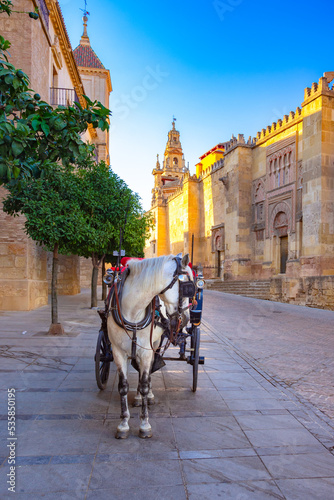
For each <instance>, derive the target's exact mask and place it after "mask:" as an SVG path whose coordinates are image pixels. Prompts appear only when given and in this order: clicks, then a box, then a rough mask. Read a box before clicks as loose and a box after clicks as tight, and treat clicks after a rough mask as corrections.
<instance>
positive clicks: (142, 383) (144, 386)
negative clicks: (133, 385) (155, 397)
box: [139, 370, 152, 438]
mask: <svg viewBox="0 0 334 500" xmlns="http://www.w3.org/2000/svg"><path fill="white" fill-rule="evenodd" d="M150 384H151V376H150V374H149V372H148V371H147V370H144V371H143V373H142V374H141V375H140V379H139V390H140V394H141V397H142V406H141V415H140V427H139V437H141V438H150V437H152V427H151V425H150V423H149V421H148V404H147V396H148V393H149V390H150Z"/></svg>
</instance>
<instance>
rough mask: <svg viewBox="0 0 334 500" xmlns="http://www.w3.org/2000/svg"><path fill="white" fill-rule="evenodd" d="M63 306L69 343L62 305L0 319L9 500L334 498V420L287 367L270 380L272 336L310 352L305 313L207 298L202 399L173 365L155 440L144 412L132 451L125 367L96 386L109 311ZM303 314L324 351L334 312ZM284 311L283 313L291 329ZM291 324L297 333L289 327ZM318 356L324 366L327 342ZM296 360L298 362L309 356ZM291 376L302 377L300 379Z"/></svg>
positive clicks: (134, 424)
mask: <svg viewBox="0 0 334 500" xmlns="http://www.w3.org/2000/svg"><path fill="white" fill-rule="evenodd" d="M60 302H61V308H60V312H61V319H62V322H63V324H64V326H65V330H66V332H67V333H68V335H67V336H66V337H61V338H60V337H56V338H49V337H47V336H45V335H44V332H45V330H46V329H47V327H48V324H49V314H50V312H49V308H48V307H43V308H41V309H39V310H37V311H31V312H28V313H0V348H1V351H0V354H1V365H0V415H1V417H0V435H1V446H0V498H1V499H7V498H16V497H17V498H20V499H34V500H35V499H36V500H39V499H41V498H44V499H47V500H50V499H64V500H68V499H91V498H94V499H97V500H98V499H103V500H105V499H116V500H120V499H121V500H125V499H138V500H144V499H145V500H151V499H152V500H156V499H159V500H160V499H161V500H163V499H165V500H169V499H173V500H179V499H191V500H197V499H203V500H205V499H210V500H212V499H216V498H222V499H225V498H226V499H228V498H231V499H235V500H253V499H254V500H265V499H288V500H297V499H303V500H305V499H306V500H308V499H312V500H313V499H321V500H332V499H333V498H334V494H333V492H334V456H333V449H334V448H333V447H334V421H333V420H331V419H330V418H329V417H326V416H325V415H324V413H323V412H320V411H319V410H317V408H316V407H314V406H313V405H311V403H309V402H308V401H306V400H303V399H302V398H301V396H300V395H299V394H298V393H297V392H296V391H294V390H292V389H291V388H289V387H287V384H285V383H284V382H283V380H284V377H281V379H278V378H277V377H276V375H275V373H276V372H275V370H276V368H277V364H276V363H274V364H273V365H272V367H273V370H271V373H269V371H267V370H266V365H265V362H266V359H267V358H268V359H269V360H270V357H271V356H273V355H274V354H275V352H274V351H272V352H271V351H270V349H271V347H273V348H275V349H277V346H278V344H277V339H276V337H275V336H274V335H273V334H272V336H273V337H275V339H274V340H273V339H272V337H271V336H270V335H269V333H270V332H274V333H277V334H278V335H281V334H282V335H283V337H282V340H281V349H282V352H283V355H284V352H285V351H284V349H285V348H286V347H284V344H285V343H286V342H287V343H289V342H292V344H297V341H298V342H299V343H300V344H301V345H303V342H302V332H303V331H304V326H300V327H299V324H298V321H297V319H296V317H295V319H294V320H292V318H291V317H290V319H289V311H292V309H289V308H291V307H292V308H293V307H294V306H287V305H284V304H276V303H275V304H273V303H270V302H265V301H257V300H255V299H247V298H244V297H237V296H232V297H231V296H228V295H226V294H221V293H220V292H209V291H208V292H206V293H205V314H204V321H203V327H202V329H201V334H202V339H201V354H202V355H204V356H205V357H206V363H205V365H204V366H201V367H200V373H199V388H198V391H197V392H196V393H195V394H194V393H192V392H191V390H190V387H191V383H192V373H191V367H190V366H189V365H187V364H186V363H180V362H170V361H169V362H168V363H167V366H166V367H165V368H164V369H163V370H162V371H160V372H158V373H156V374H154V376H153V388H154V392H155V396H156V401H157V402H156V405H155V406H154V407H151V410H150V415H151V419H150V421H151V424H152V427H153V433H154V434H153V438H152V439H150V440H141V439H140V438H139V437H138V436H137V432H138V427H139V418H138V414H139V409H138V408H133V409H132V418H131V421H130V425H131V429H132V430H131V434H130V436H129V438H128V439H127V440H124V441H123V440H121V441H118V440H116V439H114V432H115V429H116V426H117V423H118V421H119V412H120V408H119V401H118V393H117V381H116V374H115V371H114V367H113V365H112V372H111V374H110V378H109V382H108V386H107V389H106V390H105V391H103V392H99V391H98V389H97V387H96V383H95V375H94V361H93V356H94V351H95V346H96V338H97V331H98V328H99V319H98V316H97V314H96V311H91V310H90V309H89V308H88V304H89V295H88V292H87V291H85V292H84V293H82V294H81V295H80V296H75V297H61V300H60ZM267 308H268V309H267ZM281 308H282V309H281ZM301 310H302V311H304V312H303V313H301V314H302V315H305V321H306V323H308V321H309V322H310V325H311V323H312V321H313V322H315V324H316V325H318V326H319V330H321V332H322V334H323V337H321V343H322V342H325V340H326V338H327V339H330V332H328V335H327V337H326V334H325V333H323V332H324V330H323V324H324V323H325V322H326V321H327V320H328V319H329V318H332V317H333V313H331V314H332V316H327V315H328V312H326V311H314V310H306V309H305V308H303V309H301ZM275 311H282V314H281V316H280V320H276V313H275ZM283 311H286V313H285V315H284V316H283ZM269 312H270V314H269ZM308 314H310V316H307V315H308ZM260 315H261V316H265V318H264V320H262V319H261V318H260ZM272 316H273V317H272ZM285 316H286V317H287V318H288V322H289V321H290V327H289V328H288V327H285V326H283V323H284V322H283V318H284V317H285ZM297 316H298V315H297ZM252 317H254V318H258V319H254V318H253V320H252V319H251V318H252ZM281 318H282V319H281ZM307 318H309V319H307ZM312 318H313V319H312ZM260 319H261V321H262V322H260ZM311 320H312V321H311ZM252 321H255V323H252ZM272 322H273V323H272ZM277 322H278V324H277ZM271 323H272V326H270V325H271ZM312 324H313V323H312ZM247 325H248V327H247ZM312 328H313V334H314V336H315V335H317V333H318V331H317V329H315V328H314V326H313V327H312V326H310V333H309V334H308V335H311V333H312ZM287 330H288V331H287ZM23 332H25V333H23ZM235 332H238V335H237V336H235V337H234V336H233V335H234V333H235ZM295 335H296V336H297V341H296V340H294V338H295ZM256 339H258V340H256ZM309 343H310V344H311V341H310V340H309ZM313 345H314V353H315V355H316V356H318V357H319V359H320V357H321V356H320V351H319V350H317V349H316V347H317V342H313ZM250 346H251V347H250ZM308 349H310V351H311V345H310V346H308ZM301 352H302V351H301ZM276 353H277V352H276ZM169 354H173V353H172V352H171V351H169ZM254 354H255V356H254ZM324 354H325V349H324ZM273 357H274V356H273ZM288 359H289V360H290V359H291V360H292V361H291V363H292V364H295V363H298V360H299V358H298V353H297V352H295V357H292V358H288ZM302 361H303V362H304V358H302ZM277 369H279V366H278V368H277ZM288 369H289V370H292V371H291V372H290V371H289V376H288V378H289V377H291V375H290V373H295V372H294V371H293V370H294V369H296V368H293V366H290V365H289V367H288ZM300 369H301V371H303V370H304V368H303V366H301V368H300ZM129 378H130V401H131V400H132V399H133V396H134V394H135V389H136V386H137V376H136V374H135V373H134V372H133V371H131V373H130V377H129ZM282 379H283V380H282ZM289 380H290V378H289ZM308 380H311V377H309V379H308ZM326 380H327V379H326ZM12 387H14V388H16V390H17V392H16V405H17V406H16V410H17V413H16V417H17V420H16V437H17V441H16V449H15V453H16V470H15V473H16V493H10V492H8V491H7V487H8V485H7V484H6V481H7V479H8V478H7V474H8V473H9V465H8V459H7V455H8V450H9V448H7V447H6V445H7V443H8V440H7V438H8V430H7V424H8V423H7V390H8V388H12ZM297 389H298V388H297Z"/></svg>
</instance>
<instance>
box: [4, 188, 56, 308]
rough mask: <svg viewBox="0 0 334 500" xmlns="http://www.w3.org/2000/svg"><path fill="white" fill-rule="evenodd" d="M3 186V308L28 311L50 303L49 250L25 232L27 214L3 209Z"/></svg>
mask: <svg viewBox="0 0 334 500" xmlns="http://www.w3.org/2000/svg"><path fill="white" fill-rule="evenodd" d="M5 194H6V191H5V189H4V188H0V310H5V311H14V310H16V311H29V310H30V309H35V308H36V307H40V306H43V305H45V304H47V303H48V285H47V278H46V252H44V251H43V250H42V248H41V247H38V246H37V245H36V244H35V243H34V242H33V241H32V240H31V239H30V238H28V237H27V235H26V234H25V231H24V221H25V219H24V217H23V216H22V215H21V216H19V217H12V216H10V215H7V214H5V213H4V212H3V210H2V202H1V200H2V199H3V197H4V196H5Z"/></svg>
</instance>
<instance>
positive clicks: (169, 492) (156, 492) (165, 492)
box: [86, 485, 187, 500]
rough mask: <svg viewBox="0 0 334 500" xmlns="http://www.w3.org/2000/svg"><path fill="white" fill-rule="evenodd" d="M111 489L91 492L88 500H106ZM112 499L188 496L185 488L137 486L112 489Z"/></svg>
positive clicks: (152, 499) (163, 499) (175, 499)
mask: <svg viewBox="0 0 334 500" xmlns="http://www.w3.org/2000/svg"><path fill="white" fill-rule="evenodd" d="M110 494H111V489H98V490H89V491H88V494H87V497H86V499H87V500H106V499H108V498H110ZM112 499H113V500H129V499H133V500H157V499H159V500H171V499H173V500H186V499H187V496H186V493H185V489H184V486H183V485H182V486H181V485H179V486H160V487H150V486H149V487H147V486H145V487H142V486H137V487H136V488H130V489H129V488H124V489H119V488H117V487H113V488H112Z"/></svg>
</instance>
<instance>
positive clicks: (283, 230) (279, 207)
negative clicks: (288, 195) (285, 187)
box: [269, 201, 292, 236]
mask: <svg viewBox="0 0 334 500" xmlns="http://www.w3.org/2000/svg"><path fill="white" fill-rule="evenodd" d="M270 211H271V213H270V223H269V232H270V236H286V235H287V234H288V232H289V233H290V232H291V230H292V216H291V208H290V206H289V204H288V203H287V202H286V201H281V202H279V203H277V204H276V205H272V206H271V207H270Z"/></svg>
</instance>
